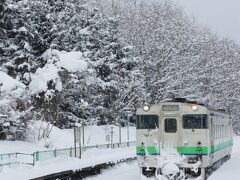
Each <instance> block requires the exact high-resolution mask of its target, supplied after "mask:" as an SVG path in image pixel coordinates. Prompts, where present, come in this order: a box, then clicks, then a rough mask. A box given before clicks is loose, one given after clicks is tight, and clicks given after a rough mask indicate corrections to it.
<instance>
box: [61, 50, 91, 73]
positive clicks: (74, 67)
mask: <svg viewBox="0 0 240 180" xmlns="http://www.w3.org/2000/svg"><path fill="white" fill-rule="evenodd" d="M59 58H60V60H59V61H58V63H57V64H58V65H59V66H60V67H62V68H64V69H66V70H68V71H69V72H83V71H86V70H87V67H88V63H87V62H86V61H84V58H83V55H82V53H81V52H76V51H75V52H74V51H72V52H65V53H64V52H62V53H59Z"/></svg>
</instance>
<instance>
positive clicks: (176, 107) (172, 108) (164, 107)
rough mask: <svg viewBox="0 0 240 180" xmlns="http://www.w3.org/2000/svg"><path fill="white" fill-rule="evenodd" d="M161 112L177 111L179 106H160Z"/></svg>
mask: <svg viewBox="0 0 240 180" xmlns="http://www.w3.org/2000/svg"><path fill="white" fill-rule="evenodd" d="M162 110H163V111H178V110H179V106H178V105H162Z"/></svg>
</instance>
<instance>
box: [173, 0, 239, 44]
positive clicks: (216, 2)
mask: <svg viewBox="0 0 240 180" xmlns="http://www.w3.org/2000/svg"><path fill="white" fill-rule="evenodd" d="M175 1H176V2H177V3H178V4H180V5H181V6H182V7H183V8H184V9H185V11H186V12H187V13H188V14H189V15H194V16H195V17H196V19H197V20H198V22H199V23H200V24H203V25H205V26H207V27H209V28H210V29H211V30H212V31H213V32H216V33H218V34H220V35H222V36H225V37H228V38H230V39H233V40H235V41H237V42H238V43H239V44H240V0H175Z"/></svg>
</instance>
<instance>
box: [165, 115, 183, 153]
mask: <svg viewBox="0 0 240 180" xmlns="http://www.w3.org/2000/svg"><path fill="white" fill-rule="evenodd" d="M163 123H164V129H163V148H177V144H178V136H179V135H178V134H179V120H178V118H177V117H164V118H163Z"/></svg>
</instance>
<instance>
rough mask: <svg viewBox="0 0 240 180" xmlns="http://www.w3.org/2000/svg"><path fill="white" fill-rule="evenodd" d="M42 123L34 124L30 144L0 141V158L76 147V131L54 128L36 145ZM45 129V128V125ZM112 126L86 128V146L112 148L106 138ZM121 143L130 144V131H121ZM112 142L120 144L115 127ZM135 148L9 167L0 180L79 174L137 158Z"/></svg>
mask: <svg viewBox="0 0 240 180" xmlns="http://www.w3.org/2000/svg"><path fill="white" fill-rule="evenodd" d="M40 124H41V122H37V123H33V124H32V125H31V126H30V127H31V128H30V130H29V135H28V137H27V139H26V140H27V141H25V142H23V141H0V154H4V153H16V152H21V153H33V152H36V151H42V150H49V149H47V148H46V146H49V145H50V149H55V148H69V147H73V144H74V142H73V130H72V129H66V130H61V129H59V128H56V127H53V129H52V132H51V134H50V136H49V138H45V139H42V140H40V141H37V137H38V132H39V127H40V126H41V125H40ZM44 126H46V124H45V125H44ZM110 129H111V128H110V126H90V127H85V142H86V144H85V145H86V146H89V145H97V144H109V143H110V142H109V141H107V139H106V135H109V132H110ZM121 132H122V133H121V134H122V135H121V137H122V142H126V141H127V128H126V127H124V128H121ZM135 134H136V130H135V127H129V137H130V141H135ZM113 142H115V143H118V142H119V128H118V127H117V126H113ZM135 155H136V153H135V146H132V147H129V148H118V149H90V150H87V151H85V152H83V154H82V159H77V158H65V159H64V158H56V159H52V160H46V161H42V162H37V163H36V165H35V166H34V167H33V166H30V165H22V164H21V165H16V164H15V165H10V166H3V167H1V166H0V180H15V179H18V180H26V179H30V178H36V177H40V176H44V175H47V174H52V173H57V172H61V171H66V170H76V169H80V168H83V167H89V166H94V165H97V164H101V163H104V162H110V161H111V162H116V161H117V160H119V159H124V158H129V157H131V158H133V157H135Z"/></svg>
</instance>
